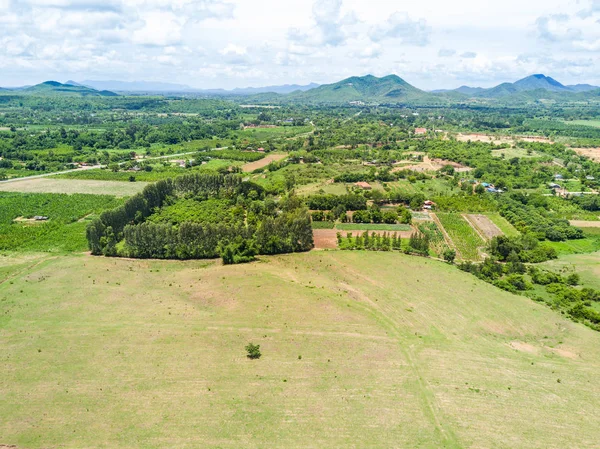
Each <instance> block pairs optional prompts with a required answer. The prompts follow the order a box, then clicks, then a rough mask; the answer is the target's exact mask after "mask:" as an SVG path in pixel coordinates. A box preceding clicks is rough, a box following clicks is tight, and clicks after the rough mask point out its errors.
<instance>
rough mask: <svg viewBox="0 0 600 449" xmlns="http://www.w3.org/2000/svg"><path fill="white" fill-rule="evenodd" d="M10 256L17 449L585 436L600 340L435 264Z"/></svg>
mask: <svg viewBox="0 0 600 449" xmlns="http://www.w3.org/2000/svg"><path fill="white" fill-rule="evenodd" d="M0 261H1V262H0V265H1V266H5V265H6V264H9V265H10V263H12V262H13V260H12V259H9V260H8V261H7V259H6V258H0ZM14 263H15V264H17V265H18V269H15V271H12V273H9V276H10V282H5V283H3V284H1V285H0V308H1V310H2V314H1V316H2V317H3V318H2V320H0V333H1V335H2V339H3V341H4V342H5V343H4V346H3V348H4V354H5V356H4V361H3V363H2V364H1V365H0V374H1V375H0V379H1V380H0V385H1V386H2V391H3V394H4V398H3V401H1V402H0V415H2V416H4V417H5V419H3V420H1V421H0V434H1V435H2V438H3V441H5V442H9V443H11V444H16V445H18V446H19V447H27V448H42V447H54V446H58V445H61V446H64V447H90V446H105V447H115V446H128V447H146V448H154V447H156V448H159V447H165V446H169V447H190V448H191V447H197V446H198V445H204V446H213V447H222V448H229V447H231V448H234V447H235V448H237V447H240V446H244V447H263V446H264V444H269V445H270V446H271V447H282V448H283V447H285V448H290V447H323V446H329V447H342V446H345V447H366V446H370V447H390V446H396V445H398V446H400V447H410V446H412V445H415V444H417V445H418V446H419V447H423V448H439V447H444V446H446V447H482V446H490V445H493V446H495V447H504V444H505V442H506V441H507V440H510V446H511V447H512V448H527V449H531V448H544V449H546V448H556V449H558V448H563V447H565V446H573V447H593V446H594V444H595V441H597V439H598V437H600V434H599V433H598V432H599V430H598V429H600V426H598V417H597V414H596V413H594V412H595V410H596V409H597V408H598V407H600V402H599V400H598V398H599V397H600V394H599V393H600V392H598V391H597V389H598V387H597V382H594V379H595V377H594V376H595V372H597V370H598V369H599V368H600V351H599V350H598V348H599V347H600V345H599V343H600V334H597V333H595V332H593V331H591V330H589V329H586V328H585V327H582V326H578V325H575V324H573V323H571V322H569V321H566V320H564V319H562V318H561V317H559V316H556V315H555V314H554V312H552V311H550V310H548V309H546V308H545V307H543V306H541V305H537V304H535V303H532V302H531V301H530V300H528V299H527V298H522V297H519V296H514V295H511V294H508V293H503V292H501V291H499V290H496V289H495V288H494V287H492V286H490V285H487V284H485V283H483V282H480V281H478V280H476V279H473V278H471V277H469V276H468V275H466V274H464V273H461V272H459V271H456V270H454V269H453V268H452V267H450V266H447V265H444V264H442V263H439V262H432V261H427V260H424V259H419V258H411V257H408V256H401V255H397V254H377V253H375V254H374V253H362V252H356V253H354V252H350V253H347V252H346V253H343V252H335V253H310V254H305V255H294V256H281V257H274V258H267V259H265V260H263V261H262V262H261V263H258V264H253V265H246V266H236V267H222V266H219V265H217V264H214V263H211V262H177V263H173V262H158V261H129V260H115V259H104V258H89V257H87V256H69V257H63V258H59V259H48V258H47V257H46V256H35V257H34V258H33V259H29V260H23V259H18V258H16V259H14ZM358 266H360V267H361V269H360V271H357V267H358ZM399 273H400V278H401V288H398V277H399ZM432 279H435V282H432ZM73 285H77V288H73ZM271 292H272V294H271ZM30 298H43V299H44V300H43V301H32V300H31V299H30ZM36 316H43V317H44V319H43V320H41V319H34V318H32V317H36ZM250 317H252V318H251V319H250ZM250 341H252V342H255V343H258V344H260V347H261V351H262V353H263V357H262V358H261V359H259V360H257V361H251V360H248V359H247V358H246V357H245V354H244V349H243V348H244V345H246V344H247V343H248V342H250ZM65 349H67V350H65ZM499 360H502V363H499ZM375 367H376V368H377V369H374V368H375ZM558 380H560V382H558ZM548 395H551V397H553V398H557V399H556V400H554V401H549V400H548ZM117 398H121V399H120V400H117ZM123 398H126V400H123ZM507 408H509V409H510V410H511V413H510V414H509V415H507V414H506V413H505V411H506V410H507ZM574 409H577V410H580V412H581V415H580V416H578V417H574V416H573V414H572V413H571V411H572V410H574ZM340 410H343V411H344V412H343V413H340ZM232 416H233V417H234V418H235V419H232ZM471 416H477V419H476V420H473V419H470V418H469V417H471ZM200 417H201V418H200ZM32 420H33V422H35V426H32V425H31V423H32ZM581 428H585V429H586V431H585V432H580V431H577V430H578V429H581ZM106 429H111V431H110V432H108V431H106ZM250 435H251V437H250Z"/></svg>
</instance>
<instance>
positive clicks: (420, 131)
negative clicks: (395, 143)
mask: <svg viewBox="0 0 600 449" xmlns="http://www.w3.org/2000/svg"><path fill="white" fill-rule="evenodd" d="M425 134H427V128H416V129H415V135H417V136H423V135H425Z"/></svg>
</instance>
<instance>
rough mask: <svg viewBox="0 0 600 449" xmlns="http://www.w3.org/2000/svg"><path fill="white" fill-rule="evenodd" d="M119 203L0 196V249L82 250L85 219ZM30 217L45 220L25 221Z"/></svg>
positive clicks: (108, 199)
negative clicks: (43, 219)
mask: <svg viewBox="0 0 600 449" xmlns="http://www.w3.org/2000/svg"><path fill="white" fill-rule="evenodd" d="M121 202H122V200H120V199H116V198H115V197H112V196H104V195H81V194H74V195H65V194H33V193H31V194H22V193H0V210H1V211H2V214H1V215H0V250H3V251H6V250H12V251H14V250H21V251H23V250H27V251H49V252H57V251H58V252H62V251H84V250H86V249H87V241H86V239H85V227H86V225H87V223H89V220H90V219H91V218H92V217H93V216H94V215H98V214H99V213H101V212H102V211H104V210H106V209H110V208H112V207H116V206H118V205H119V204H121ZM34 216H46V217H48V220H47V221H44V222H36V221H30V220H27V219H31V218H32V217H34Z"/></svg>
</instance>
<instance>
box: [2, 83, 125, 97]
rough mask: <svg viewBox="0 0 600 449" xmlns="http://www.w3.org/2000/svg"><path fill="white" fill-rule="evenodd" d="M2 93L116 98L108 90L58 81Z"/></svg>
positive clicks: (5, 89) (114, 94) (4, 90)
mask: <svg viewBox="0 0 600 449" xmlns="http://www.w3.org/2000/svg"><path fill="white" fill-rule="evenodd" d="M0 91H1V92H2V93H13V94H14V93H18V94H21V95H39V96H52V95H70V96H79V97H115V96H117V94H116V93H114V92H110V91H108V90H101V91H100V90H96V89H92V88H90V87H87V86H82V85H80V84H69V83H68V82H67V83H65V84H63V83H59V82H58V81H45V82H43V83H40V84H36V85H35V86H24V87H17V88H12V89H8V88H4V89H3V88H0Z"/></svg>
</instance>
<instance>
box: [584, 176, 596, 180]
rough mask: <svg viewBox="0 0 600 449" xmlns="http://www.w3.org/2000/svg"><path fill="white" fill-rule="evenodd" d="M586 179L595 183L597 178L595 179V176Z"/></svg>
mask: <svg viewBox="0 0 600 449" xmlns="http://www.w3.org/2000/svg"><path fill="white" fill-rule="evenodd" d="M585 179H587V180H588V181H595V180H596V178H594V177H593V176H589V175H588V176H586V177H585Z"/></svg>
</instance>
